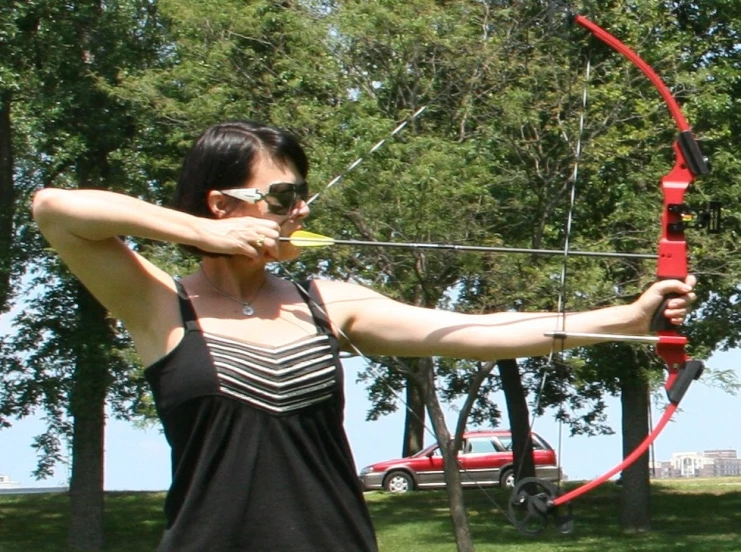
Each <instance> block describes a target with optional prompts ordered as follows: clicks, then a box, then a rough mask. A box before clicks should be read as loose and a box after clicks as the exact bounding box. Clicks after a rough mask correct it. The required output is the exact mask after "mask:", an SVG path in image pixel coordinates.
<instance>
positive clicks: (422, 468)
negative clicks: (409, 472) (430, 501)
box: [412, 447, 445, 487]
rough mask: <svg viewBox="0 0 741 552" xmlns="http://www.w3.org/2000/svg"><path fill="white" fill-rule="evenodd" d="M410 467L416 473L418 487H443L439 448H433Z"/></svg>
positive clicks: (443, 473)
mask: <svg viewBox="0 0 741 552" xmlns="http://www.w3.org/2000/svg"><path fill="white" fill-rule="evenodd" d="M412 467H413V469H414V470H415V472H416V473H417V485H418V486H419V487H444V486H445V472H444V469H443V455H442V452H441V451H440V447H435V448H434V449H432V450H431V451H430V452H428V453H427V454H425V455H424V456H422V457H421V458H417V459H416V460H415V463H414V465H413V466H412Z"/></svg>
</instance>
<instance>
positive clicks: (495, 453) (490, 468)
mask: <svg viewBox="0 0 741 552" xmlns="http://www.w3.org/2000/svg"><path fill="white" fill-rule="evenodd" d="M502 456H503V455H502V453H501V452H500V451H499V450H498V449H497V446H496V444H495V443H494V441H493V440H492V438H491V437H486V436H474V437H469V438H467V439H466V441H465V443H464V447H463V451H462V452H461V454H460V455H459V456H458V462H459V464H460V468H461V483H462V484H463V485H492V484H494V483H496V482H497V481H499V468H500V466H501V465H502V464H503V463H504V462H506V458H503V457H502ZM505 456H506V455H505Z"/></svg>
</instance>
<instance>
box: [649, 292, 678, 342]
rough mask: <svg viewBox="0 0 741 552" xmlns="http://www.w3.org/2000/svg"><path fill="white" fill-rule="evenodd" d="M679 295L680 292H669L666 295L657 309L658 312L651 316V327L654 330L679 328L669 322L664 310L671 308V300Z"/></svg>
mask: <svg viewBox="0 0 741 552" xmlns="http://www.w3.org/2000/svg"><path fill="white" fill-rule="evenodd" d="M677 297H679V294H678V293H668V294H666V295H664V300H663V301H662V302H661V305H659V308H658V309H656V312H654V315H653V317H652V318H651V326H650V329H651V331H652V332H654V333H656V332H662V331H670V330H676V329H677V328H676V326H674V324H672V323H671V322H669V320H668V319H667V317H666V316H664V311H665V310H666V309H667V308H669V301H671V300H672V299H675V298H677Z"/></svg>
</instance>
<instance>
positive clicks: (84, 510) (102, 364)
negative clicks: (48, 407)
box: [69, 283, 112, 551]
mask: <svg viewBox="0 0 741 552" xmlns="http://www.w3.org/2000/svg"><path fill="white" fill-rule="evenodd" d="M77 286H78V288H79V292H78V294H77V295H78V303H77V304H78V312H79V316H78V324H79V327H78V335H79V337H78V343H77V347H76V351H77V358H76V363H77V367H76V371H75V378H74V383H73V386H72V391H71V393H70V410H71V414H72V418H73V438H72V479H71V481H70V496H71V514H70V532H69V545H70V548H71V549H72V550H85V551H98V550H102V549H103V545H104V534H103V515H104V493H103V470H104V431H105V402H106V395H107V392H108V386H109V384H110V374H109V372H108V369H107V353H108V351H109V350H110V348H111V347H112V330H111V327H110V325H109V321H108V320H107V312H106V310H105V309H104V308H103V307H102V306H101V305H100V303H98V302H97V301H96V300H95V299H94V298H93V297H92V296H91V295H90V293H89V292H88V291H87V289H85V288H84V287H83V286H82V284H79V283H78V284H77Z"/></svg>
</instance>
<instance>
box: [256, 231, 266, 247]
mask: <svg viewBox="0 0 741 552" xmlns="http://www.w3.org/2000/svg"><path fill="white" fill-rule="evenodd" d="M264 243H265V236H263V235H262V234H258V235H257V241H255V245H256V246H257V247H262V246H263V244H264Z"/></svg>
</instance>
